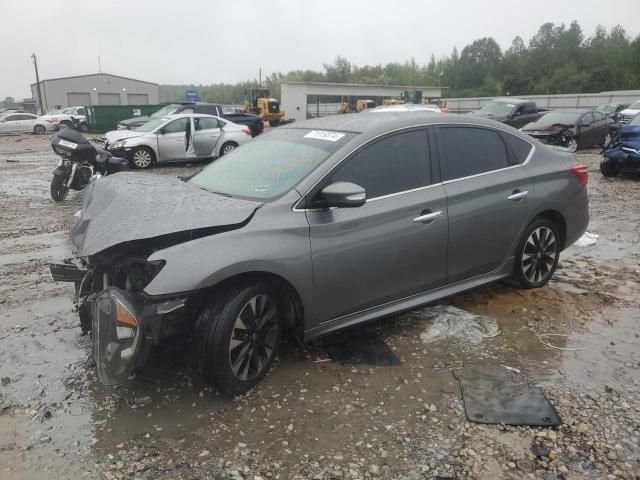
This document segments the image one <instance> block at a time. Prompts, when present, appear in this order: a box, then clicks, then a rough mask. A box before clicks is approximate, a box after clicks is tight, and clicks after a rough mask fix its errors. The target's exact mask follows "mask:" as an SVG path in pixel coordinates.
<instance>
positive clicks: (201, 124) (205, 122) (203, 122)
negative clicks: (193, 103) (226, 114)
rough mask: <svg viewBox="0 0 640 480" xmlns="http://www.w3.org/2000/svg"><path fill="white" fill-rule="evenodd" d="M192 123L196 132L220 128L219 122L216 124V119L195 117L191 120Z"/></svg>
mask: <svg viewBox="0 0 640 480" xmlns="http://www.w3.org/2000/svg"><path fill="white" fill-rule="evenodd" d="M193 123H194V125H195V129H196V131H198V130H211V129H213V128H220V122H218V119H217V118H209V117H197V118H194V119H193Z"/></svg>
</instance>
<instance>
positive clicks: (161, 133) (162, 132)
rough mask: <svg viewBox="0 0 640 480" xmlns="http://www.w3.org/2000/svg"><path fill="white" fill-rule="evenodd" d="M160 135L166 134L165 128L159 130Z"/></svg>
mask: <svg viewBox="0 0 640 480" xmlns="http://www.w3.org/2000/svg"><path fill="white" fill-rule="evenodd" d="M157 133H158V135H164V134H165V133H166V132H165V131H164V128H159V129H158V130H157Z"/></svg>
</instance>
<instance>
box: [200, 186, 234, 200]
mask: <svg viewBox="0 0 640 480" xmlns="http://www.w3.org/2000/svg"><path fill="white" fill-rule="evenodd" d="M199 188H200V189H201V190H205V191H207V192H209V193H215V194H216V195H222V196H223V197H228V198H233V195H231V194H229V193H222V192H215V191H213V190H209V189H208V188H205V187H199Z"/></svg>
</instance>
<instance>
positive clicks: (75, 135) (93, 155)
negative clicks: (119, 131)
mask: <svg viewBox="0 0 640 480" xmlns="http://www.w3.org/2000/svg"><path fill="white" fill-rule="evenodd" d="M51 147H52V148H53V151H54V152H55V153H56V154H57V155H59V156H60V163H58V168H56V169H55V170H54V171H53V179H52V180H51V198H53V200H54V201H56V202H61V201H62V200H64V199H65V198H66V196H67V193H69V190H70V189H71V190H82V189H83V188H85V187H86V186H87V185H89V183H90V182H91V181H93V180H96V179H98V178H100V177H102V176H105V175H109V174H112V173H116V172H122V171H124V170H129V162H128V161H127V160H126V159H124V158H119V157H114V156H113V155H111V154H110V153H109V152H107V151H106V150H102V149H101V150H97V149H96V147H94V146H93V145H92V144H91V142H89V140H87V139H86V138H84V137H83V136H82V134H81V133H80V132H79V131H78V130H76V129H75V128H73V124H72V125H71V126H69V127H67V128H63V129H62V130H60V131H59V132H57V133H56V134H55V135H54V136H53V138H52V139H51Z"/></svg>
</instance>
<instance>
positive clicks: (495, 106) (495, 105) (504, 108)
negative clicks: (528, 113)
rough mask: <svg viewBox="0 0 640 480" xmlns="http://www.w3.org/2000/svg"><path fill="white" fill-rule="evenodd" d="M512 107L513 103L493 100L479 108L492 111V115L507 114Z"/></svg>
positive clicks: (513, 106)
mask: <svg viewBox="0 0 640 480" xmlns="http://www.w3.org/2000/svg"><path fill="white" fill-rule="evenodd" d="M514 108H515V105H514V104H513V103H504V102H496V101H495V100H494V101H492V102H489V103H485V104H484V105H483V106H482V108H481V109H480V110H482V111H484V112H489V113H493V114H494V115H508V114H510V113H511V112H512V111H513V109H514Z"/></svg>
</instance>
